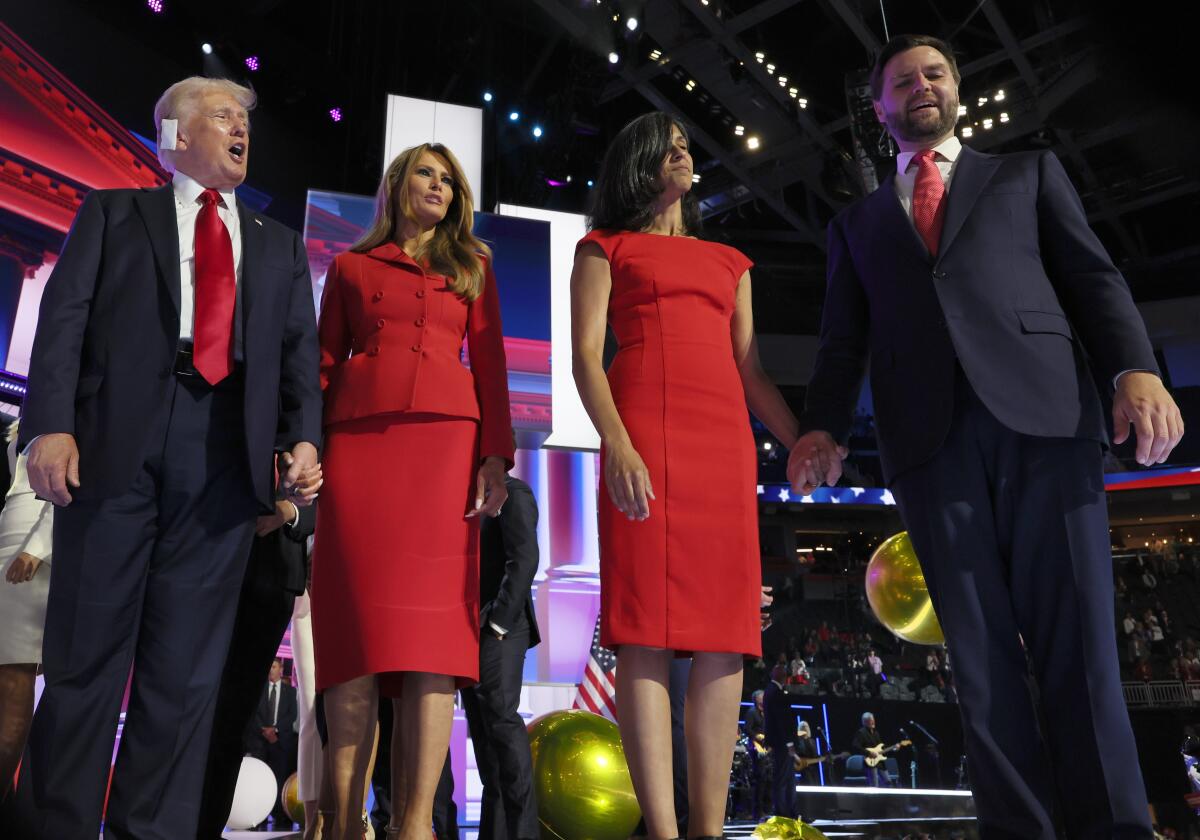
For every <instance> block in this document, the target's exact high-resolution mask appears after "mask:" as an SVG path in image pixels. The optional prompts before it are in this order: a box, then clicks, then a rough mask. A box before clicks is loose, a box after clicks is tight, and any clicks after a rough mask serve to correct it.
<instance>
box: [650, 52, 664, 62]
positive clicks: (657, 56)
mask: <svg viewBox="0 0 1200 840" xmlns="http://www.w3.org/2000/svg"><path fill="white" fill-rule="evenodd" d="M660 58H662V50H650V60H651V61H658V60H659V59H660Z"/></svg>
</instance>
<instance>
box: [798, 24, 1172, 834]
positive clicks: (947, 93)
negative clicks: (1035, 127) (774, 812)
mask: <svg viewBox="0 0 1200 840" xmlns="http://www.w3.org/2000/svg"><path fill="white" fill-rule="evenodd" d="M958 82H959V74H958V69H957V66H956V64H955V62H954V57H953V54H952V52H951V50H950V48H949V46H948V45H947V44H945V43H943V42H941V41H938V40H937V39H934V38H930V37H926V36H901V37H898V38H895V39H893V40H892V41H890V42H889V43H888V44H887V46H886V47H885V48H884V49H883V51H882V52H881V54H880V56H879V58H878V61H877V63H876V66H875V70H874V72H873V74H872V88H873V97H874V99H875V111H876V115H877V116H878V118H879V120H880V121H881V122H882V123H884V124H885V125H886V126H887V129H888V131H889V133H890V134H891V135H892V137H893V138H894V139H895V140H896V142H897V144H898V145H899V147H900V152H901V153H900V155H899V157H898V160H897V174H896V175H895V177H893V178H889V179H888V180H887V181H885V182H884V183H883V184H882V185H881V186H880V188H879V189H878V190H876V191H875V192H874V193H872V194H871V195H869V196H867V197H866V198H865V199H863V200H862V201H859V202H858V203H856V204H854V205H853V206H851V207H849V208H847V209H846V210H844V211H843V212H842V213H841V214H839V215H838V216H837V217H836V218H835V219H834V220H833V222H832V223H831V224H830V226H829V249H828V250H829V257H828V259H829V266H828V288H827V293H826V299H825V310H824V315H823V322H822V325H821V340H820V348H819V351H818V355H817V362H816V369H815V371H814V374H813V378H812V380H811V382H810V384H809V388H808V394H807V404H806V410H805V413H804V416H803V419H802V421H801V423H802V431H804V432H805V434H804V435H803V436H802V437H801V438H800V439H799V441H798V442H797V444H796V446H795V447H794V448H793V450H792V454H791V458H790V461H789V478H790V479H791V481H792V483H793V485H794V486H795V488H796V490H797V491H799V492H802V493H808V492H811V491H812V490H813V489H814V488H815V487H816V486H817V485H818V484H820V483H822V482H825V483H828V484H831V485H832V484H833V483H835V482H836V481H837V480H838V478H839V477H840V476H841V461H842V459H843V458H844V457H845V455H846V450H845V448H844V443H845V441H846V438H847V433H848V431H849V426H850V420H851V415H852V410H853V408H854V405H855V403H856V401H857V398H858V395H859V389H860V387H861V382H862V377H863V371H864V367H865V366H866V363H867V361H868V358H869V360H870V370H871V390H872V394H873V397H874V402H875V417H876V423H877V429H878V435H879V449H880V458H881V460H882V464H883V469H884V473H885V477H886V479H887V482H888V484H889V486H890V487H891V489H892V492H893V493H894V495H895V497H896V500H897V502H898V503H899V506H900V511H901V513H902V515H903V517H904V522H905V525H906V527H907V528H908V531H909V533H910V535H911V537H912V541H913V545H914V548H915V549H916V552H917V555H918V557H919V558H920V561H921V567H922V569H923V571H924V574H925V579H926V581H927V583H928V585H929V590H930V594H931V596H932V598H933V603H934V607H935V608H936V610H937V613H938V617H939V619H940V620H941V623H942V627H943V628H944V630H945V633H946V638H947V641H948V643H949V646H950V647H951V648H952V649H953V651H954V666H955V681H956V683H957V688H958V694H959V702H960V711H961V713H962V717H963V724H964V729H965V736H966V744H967V753H968V755H969V757H970V761H971V779H972V782H973V783H974V784H973V787H974V793H975V801H976V806H977V809H978V814H979V820H980V828H981V836H982V837H984V838H985V840H993V838H1021V840H1034V839H1035V838H1036V839H1037V840H1050V838H1053V837H1055V836H1056V835H1055V824H1056V823H1060V824H1061V825H1062V826H1064V827H1065V829H1066V831H1067V834H1068V836H1070V837H1080V838H1083V837H1086V838H1100V837H1103V838H1135V837H1136V838H1147V840H1149V838H1150V837H1151V836H1152V835H1151V831H1150V823H1149V817H1148V810H1147V806H1146V797H1145V791H1144V787H1143V784H1142V779H1141V775H1140V773H1139V771H1138V761H1137V749H1136V747H1135V745H1134V741H1133V734H1132V731H1131V729H1130V725H1129V718H1128V715H1127V712H1126V709H1125V704H1124V701H1123V699H1122V695H1121V687H1120V679H1119V674H1118V670H1117V655H1116V650H1115V647H1114V639H1113V626H1114V616H1113V587H1112V560H1111V556H1110V552H1109V537H1108V522H1107V511H1106V505H1105V495H1104V482H1103V476H1102V474H1101V451H1102V447H1103V445H1104V442H1105V438H1106V428H1105V427H1106V424H1105V421H1104V416H1103V412H1102V410H1101V403H1100V399H1099V396H1098V394H1097V391H1096V387H1095V385H1094V380H1093V372H1094V373H1095V375H1096V377H1097V378H1098V379H1099V380H1100V381H1101V382H1102V383H1104V384H1105V387H1108V388H1112V389H1113V390H1114V395H1113V425H1114V431H1115V434H1114V440H1115V441H1116V442H1117V443H1120V442H1122V441H1124V440H1125V439H1126V438H1127V437H1128V436H1129V427H1130V426H1131V425H1132V426H1133V427H1134V429H1135V430H1136V433H1137V459H1138V461H1139V463H1141V464H1144V465H1149V464H1154V463H1161V462H1162V461H1164V460H1165V459H1166V458H1167V456H1168V455H1169V454H1170V452H1171V450H1172V449H1173V448H1174V446H1175V445H1176V444H1177V443H1178V442H1179V439H1180V438H1181V437H1182V435H1183V421H1182V419H1181V417H1180V415H1179V411H1178V409H1177V408H1176V406H1175V403H1174V402H1173V401H1172V399H1171V397H1170V395H1169V394H1168V393H1167V391H1166V390H1165V388H1164V387H1163V385H1162V382H1161V380H1160V379H1159V376H1158V370H1157V367H1156V364H1155V359H1154V354H1153V352H1152V350H1151V346H1150V341H1149V339H1148V338H1147V336H1146V331H1145V327H1144V325H1143V324H1142V321H1141V318H1140V316H1139V315H1138V312H1137V309H1136V308H1135V307H1134V304H1133V300H1132V298H1131V297H1130V294H1129V290H1128V288H1127V287H1126V285H1125V282H1124V280H1123V278H1122V277H1121V275H1120V273H1119V272H1118V271H1117V270H1116V268H1114V267H1113V264H1112V262H1111V260H1110V259H1109V257H1108V255H1107V254H1106V253H1105V251H1104V248H1103V247H1102V245H1101V244H1100V242H1099V241H1098V240H1097V238H1096V236H1095V235H1094V234H1093V233H1092V231H1091V230H1090V229H1089V228H1088V225H1087V219H1086V216H1085V214H1084V211H1083V208H1082V206H1081V203H1080V200H1079V197H1078V195H1077V194H1076V193H1075V191H1074V189H1073V188H1072V186H1071V184H1070V182H1069V181H1068V179H1067V176H1066V173H1065V172H1064V171H1063V168H1062V166H1061V164H1059V162H1058V160H1057V159H1056V158H1055V157H1054V155H1053V154H1051V153H1049V152H1030V153H1020V154H1011V155H1001V156H994V155H983V154H979V153H976V152H973V151H971V150H970V149H967V148H963V147H962V146H961V145H960V144H959V142H958V139H957V138H956V137H955V136H954V126H955V123H956V122H957V113H958ZM1027 663H1029V664H1031V665H1032V673H1030V668H1029V667H1028V664H1027ZM1030 676H1032V680H1030V679H1028V678H1029V677H1030ZM1039 718H1041V719H1042V720H1044V722H1045V724H1046V726H1045V727H1044V731H1042V730H1043V727H1041V726H1039Z"/></svg>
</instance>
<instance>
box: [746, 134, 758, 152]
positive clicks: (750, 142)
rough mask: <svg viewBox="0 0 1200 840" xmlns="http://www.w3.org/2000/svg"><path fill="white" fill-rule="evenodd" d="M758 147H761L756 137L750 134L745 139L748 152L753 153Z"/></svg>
mask: <svg viewBox="0 0 1200 840" xmlns="http://www.w3.org/2000/svg"><path fill="white" fill-rule="evenodd" d="M760 145H762V144H761V143H759V142H758V137H757V136H756V135H753V134H752V135H750V136H749V137H747V138H746V148H747V149H749V150H750V151H752V152H753V151H754V150H755V149H757V148H758V147H759V146H760Z"/></svg>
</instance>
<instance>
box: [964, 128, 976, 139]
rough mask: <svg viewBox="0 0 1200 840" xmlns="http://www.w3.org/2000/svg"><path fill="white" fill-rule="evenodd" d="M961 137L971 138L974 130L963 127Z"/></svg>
mask: <svg viewBox="0 0 1200 840" xmlns="http://www.w3.org/2000/svg"><path fill="white" fill-rule="evenodd" d="M962 135H963V137H973V136H975V129H973V128H971V126H969V125H964V126H963V130H962Z"/></svg>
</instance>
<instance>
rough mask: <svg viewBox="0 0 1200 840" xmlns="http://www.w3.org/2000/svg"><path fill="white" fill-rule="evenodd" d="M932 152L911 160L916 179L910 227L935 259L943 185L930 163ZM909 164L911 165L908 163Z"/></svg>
mask: <svg viewBox="0 0 1200 840" xmlns="http://www.w3.org/2000/svg"><path fill="white" fill-rule="evenodd" d="M933 156H934V151H933V149H923V150H921V151H920V152H918V153H917V154H916V156H915V157H914V158H913V159H912V163H915V164H916V165H917V180H916V183H914V184H913V202H912V210H913V225H914V226H915V227H916V229H917V233H918V234H919V235H920V237H921V240H922V241H923V242H924V243H925V247H926V248H928V249H929V253H930V254H931V255H932V256H935V257H936V256H937V253H938V244H939V243H940V242H941V239H942V225H943V224H944V223H945V221H946V184H945V183H944V182H943V181H942V173H941V172H939V171H938V167H937V164H936V163H934V161H933ZM910 165H911V164H910Z"/></svg>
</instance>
